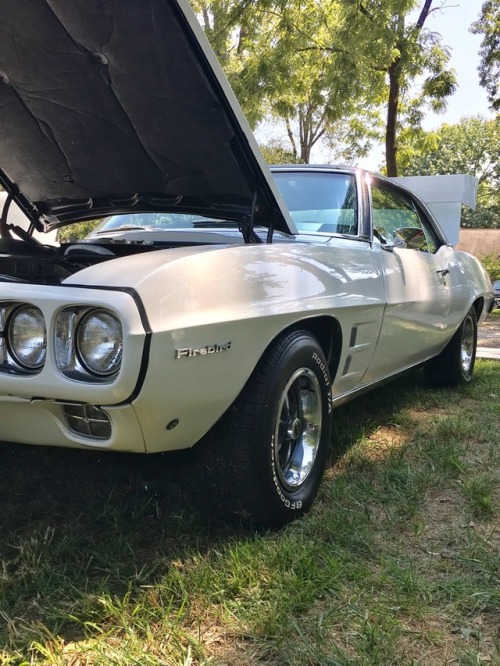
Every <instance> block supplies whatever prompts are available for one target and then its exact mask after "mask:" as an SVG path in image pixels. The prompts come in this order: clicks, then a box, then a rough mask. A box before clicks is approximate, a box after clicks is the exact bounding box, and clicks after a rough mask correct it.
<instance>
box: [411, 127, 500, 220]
mask: <svg viewBox="0 0 500 666" xmlns="http://www.w3.org/2000/svg"><path fill="white" fill-rule="evenodd" d="M423 134H424V136H420V137H419V141H418V143H417V144H415V145H414V146H413V147H412V148H411V149H410V148H408V149H407V150H406V151H405V152H402V154H401V166H402V171H403V173H404V175H405V176H429V175H430V176H432V175H436V174H453V173H464V174H469V175H470V176H475V177H476V178H477V179H478V181H479V186H478V198H477V203H478V205H477V209H476V211H475V212H472V211H468V210H467V211H464V215H463V218H462V226H466V227H495V228H500V116H497V117H496V118H494V119H492V120H486V119H485V118H482V117H481V116H477V117H468V118H462V119H461V121H460V122H459V123H457V124H454V125H448V124H444V125H442V126H441V127H440V128H439V129H438V130H437V131H435V132H427V133H423Z"/></svg>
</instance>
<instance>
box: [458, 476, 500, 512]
mask: <svg viewBox="0 0 500 666" xmlns="http://www.w3.org/2000/svg"><path fill="white" fill-rule="evenodd" d="M495 486H496V483H495V479H494V478H493V477H492V476H490V475H488V474H479V475H478V476H475V477H473V478H468V479H466V480H465V481H464V482H463V483H462V484H461V488H462V490H463V493H464V495H465V497H466V498H467V500H468V502H469V504H470V507H471V510H472V513H473V514H474V515H475V516H491V515H492V514H493V491H494V489H495Z"/></svg>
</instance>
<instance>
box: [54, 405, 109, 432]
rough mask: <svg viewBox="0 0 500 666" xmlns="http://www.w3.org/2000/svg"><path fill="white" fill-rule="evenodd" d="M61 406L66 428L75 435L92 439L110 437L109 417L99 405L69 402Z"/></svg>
mask: <svg viewBox="0 0 500 666" xmlns="http://www.w3.org/2000/svg"><path fill="white" fill-rule="evenodd" d="M62 408H63V413H64V416H65V418H66V423H67V424H68V428H69V429H70V430H71V432H74V433H75V434H76V435H80V436H81V437H89V438H92V439H109V438H110V437H111V419H110V418H109V416H108V415H107V414H106V412H104V411H103V410H102V409H99V407H95V405H79V404H74V403H71V404H64V405H63V406H62Z"/></svg>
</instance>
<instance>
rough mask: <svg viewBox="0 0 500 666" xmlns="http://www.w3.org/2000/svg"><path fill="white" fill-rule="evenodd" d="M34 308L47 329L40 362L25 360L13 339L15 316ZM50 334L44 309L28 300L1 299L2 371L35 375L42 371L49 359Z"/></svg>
mask: <svg viewBox="0 0 500 666" xmlns="http://www.w3.org/2000/svg"><path fill="white" fill-rule="evenodd" d="M25 309H33V310H36V311H37V312H38V313H39V314H40V321H41V322H42V323H43V324H42V325H43V328H44V331H45V334H44V336H43V337H44V342H43V345H42V346H43V358H42V360H41V361H40V362H39V363H35V364H29V363H25V362H23V358H22V354H19V352H18V350H16V342H15V341H13V340H12V324H13V321H14V318H15V317H16V316H17V315H19V313H20V312H21V311H22V310H25ZM48 344H49V335H48V330H47V323H46V318H45V315H44V312H43V310H42V309H41V308H40V307H38V305H35V304H34V303H30V302H27V301H15V300H12V301H0V372H2V373H6V374H10V375H19V376H27V377H33V376H34V375H38V374H40V373H41V372H42V370H43V368H44V367H45V363H46V361H47V353H48Z"/></svg>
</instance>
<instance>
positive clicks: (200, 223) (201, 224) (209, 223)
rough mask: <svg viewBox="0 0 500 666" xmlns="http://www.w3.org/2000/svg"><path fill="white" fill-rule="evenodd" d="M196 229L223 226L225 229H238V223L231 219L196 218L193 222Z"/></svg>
mask: <svg viewBox="0 0 500 666" xmlns="http://www.w3.org/2000/svg"><path fill="white" fill-rule="evenodd" d="M191 224H192V225H193V228H194V229H210V228H211V229H213V228H214V227H215V228H220V227H222V228H223V229H235V230H236V231H238V224H237V223H236V222H232V221H231V220H195V221H194V222H191Z"/></svg>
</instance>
